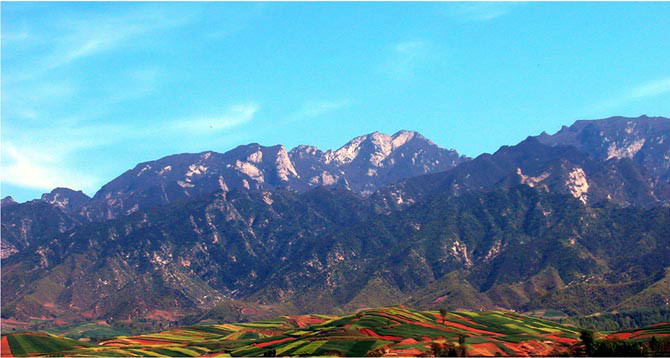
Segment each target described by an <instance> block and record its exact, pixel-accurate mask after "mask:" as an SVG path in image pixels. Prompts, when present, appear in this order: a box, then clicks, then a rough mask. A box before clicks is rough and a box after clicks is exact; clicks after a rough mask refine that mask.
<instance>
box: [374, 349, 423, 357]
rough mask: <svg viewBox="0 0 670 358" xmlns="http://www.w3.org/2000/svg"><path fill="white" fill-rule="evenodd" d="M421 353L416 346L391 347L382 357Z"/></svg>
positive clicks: (414, 355)
mask: <svg viewBox="0 0 670 358" xmlns="http://www.w3.org/2000/svg"><path fill="white" fill-rule="evenodd" d="M422 354H423V352H421V351H420V350H418V349H416V348H409V349H391V350H390V351H388V353H386V354H384V357H416V356H419V355H422Z"/></svg>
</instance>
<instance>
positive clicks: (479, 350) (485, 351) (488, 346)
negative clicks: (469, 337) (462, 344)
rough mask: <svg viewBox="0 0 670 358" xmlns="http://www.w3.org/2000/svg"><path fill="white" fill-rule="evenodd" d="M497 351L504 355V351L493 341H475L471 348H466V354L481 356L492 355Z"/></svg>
mask: <svg viewBox="0 0 670 358" xmlns="http://www.w3.org/2000/svg"><path fill="white" fill-rule="evenodd" d="M496 353H499V354H500V355H502V356H506V355H507V354H505V352H504V351H503V350H502V349H500V348H499V347H498V346H496V345H495V344H493V343H489V342H487V343H475V344H472V348H471V349H468V356H480V357H481V356H483V357H493V356H495V355H496Z"/></svg>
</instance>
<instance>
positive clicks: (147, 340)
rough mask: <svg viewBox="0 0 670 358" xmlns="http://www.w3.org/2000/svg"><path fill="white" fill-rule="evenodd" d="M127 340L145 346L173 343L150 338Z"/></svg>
mask: <svg viewBox="0 0 670 358" xmlns="http://www.w3.org/2000/svg"><path fill="white" fill-rule="evenodd" d="M128 340H129V341H131V342H133V343H137V344H142V345H147V346H154V345H161V344H169V343H173V342H170V341H165V340H160V339H152V338H131V339H128Z"/></svg>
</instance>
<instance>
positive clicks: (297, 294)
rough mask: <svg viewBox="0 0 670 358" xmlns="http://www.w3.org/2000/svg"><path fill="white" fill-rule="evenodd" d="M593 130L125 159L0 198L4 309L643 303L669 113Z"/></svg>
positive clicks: (380, 139) (653, 265) (663, 243)
mask: <svg viewBox="0 0 670 358" xmlns="http://www.w3.org/2000/svg"><path fill="white" fill-rule="evenodd" d="M602 121H603V123H601V122H600V121H596V122H588V123H586V124H583V123H582V122H578V123H579V125H577V123H576V124H575V125H573V127H575V130H572V129H563V130H561V131H560V132H559V133H557V134H556V135H554V136H548V135H541V136H540V137H529V138H528V139H526V140H524V141H522V142H521V143H519V144H517V145H514V146H503V147H501V148H500V149H499V150H498V151H496V152H495V153H494V154H483V155H481V156H479V157H477V158H476V159H474V160H467V158H464V157H461V156H459V155H458V154H457V153H456V152H455V151H450V150H446V149H442V148H439V147H437V146H436V145H434V144H433V143H432V142H430V141H429V140H427V139H425V138H424V137H422V136H421V135H420V134H418V133H415V132H408V131H401V132H398V133H396V134H394V135H392V136H388V135H384V134H381V133H372V134H369V135H366V136H361V137H357V138H355V139H353V140H352V141H350V142H349V143H347V144H346V145H345V146H343V147H342V148H340V149H338V150H334V151H333V150H329V151H326V152H323V151H321V150H319V149H318V148H316V147H312V146H298V147H296V148H293V149H292V150H290V151H287V150H286V149H285V148H284V147H282V146H279V145H277V146H272V147H264V146H260V145H258V144H249V145H244V146H239V147H237V148H235V149H233V150H231V151H229V152H226V153H215V152H204V153H198V154H178V155H173V156H169V157H165V158H162V159H159V160H156V161H151V162H146V163H141V164H138V165H137V166H136V167H135V168H134V169H132V170H129V171H127V172H126V173H124V174H123V175H121V176H119V177H118V178H116V179H114V180H113V181H111V182H110V183H108V184H107V185H105V186H104V187H103V188H102V189H101V190H100V191H99V192H98V193H97V194H96V195H95V197H94V198H93V199H90V200H89V199H88V198H87V197H86V196H85V195H83V194H82V193H81V192H74V191H71V190H69V189H61V188H59V189H56V190H54V191H53V192H51V193H49V194H45V195H44V196H43V197H42V199H41V200H33V201H30V202H27V203H21V204H17V203H15V202H14V201H13V200H11V198H5V199H3V201H2V252H1V255H2V258H3V270H2V286H3V290H2V302H3V315H5V314H10V313H11V314H13V315H15V316H16V317H19V318H22V319H23V318H25V319H28V318H29V317H39V316H41V315H45V316H51V317H59V316H61V315H64V314H70V313H72V314H82V315H84V314H85V315H86V317H87V318H91V317H96V318H105V317H115V318H123V319H127V318H136V317H146V316H147V315H149V314H150V313H151V312H152V310H156V309H167V310H173V311H174V312H176V313H197V312H199V310H201V309H203V308H206V307H211V306H213V305H216V304H218V303H220V302H222V301H226V300H230V299H243V300H249V301H255V302H261V303H270V302H286V303H290V304H292V305H295V306H296V307H298V308H300V309H302V310H304V311H312V312H314V311H326V310H330V309H338V308H343V307H344V308H345V309H347V310H351V309H356V308H359V307H362V306H365V305H368V304H374V302H371V301H369V299H370V297H371V295H370V294H369V293H370V292H375V293H376V295H375V299H379V300H381V301H375V302H385V304H386V303H388V304H391V303H400V302H410V303H412V304H417V305H425V306H426V307H429V306H430V307H436V306H435V305H440V306H441V305H449V304H455V305H461V306H456V307H454V308H459V307H460V308H462V307H468V308H473V309H477V308H481V307H491V308H493V307H505V308H514V309H525V308H528V307H532V305H533V304H536V305H540V304H543V305H545V306H546V302H549V303H550V304H551V302H558V300H554V299H553V297H554V296H552V295H554V294H562V292H568V293H567V294H568V295H573V296H574V297H575V300H583V299H584V298H583V296H584V295H582V294H581V293H582V291H579V289H581V288H583V289H585V290H587V289H588V288H589V287H590V286H588V285H590V284H592V283H591V282H589V281H588V280H591V279H594V280H599V281H598V282H602V283H604V284H607V285H609V284H619V283H621V282H631V284H632V285H636V286H635V289H631V290H629V291H626V293H625V295H624V296H625V297H624V296H621V297H619V296H617V297H615V298H613V299H612V300H611V301H612V302H613V303H612V304H611V305H610V304H609V303H608V305H609V306H607V307H605V306H602V307H600V306H597V305H601V304H602V302H600V303H599V302H595V301H594V302H592V303H593V304H594V305H593V306H592V307H596V306H597V307H599V309H601V310H604V309H608V310H609V309H616V308H618V307H619V306H617V305H620V304H623V303H624V301H623V300H624V299H631V300H633V301H631V302H636V301H635V300H638V299H639V300H642V301H644V300H645V298H644V297H646V296H644V295H643V296H644V297H643V296H640V297H637V298H636V296H634V295H636V294H637V293H638V292H640V293H642V292H644V290H646V288H649V287H655V286H653V285H658V282H667V280H666V281H662V280H661V279H662V278H663V272H664V270H666V269H668V268H669V267H670V261H668V260H670V243H669V242H668V240H667V239H666V238H667V237H669V235H670V232H669V231H668V230H670V225H668V221H669V220H670V219H669V218H670V211H668V207H667V204H668V203H669V202H670V196H668V194H669V193H670V191H667V190H666V191H664V188H666V186H664V185H665V184H664V183H667V179H664V178H667V176H668V171H667V168H668V163H669V162H670V155H668V154H667V144H668V139H667V137H668V136H669V135H670V133H668V121H669V120H668V119H662V118H661V119H649V118H646V117H642V118H638V119H620V118H614V119H606V120H602ZM629 122H631V123H632V124H631V123H629ZM638 122H639V123H638ZM622 123H623V124H622ZM640 123H642V124H640ZM645 123H646V124H645ZM649 123H652V124H649ZM645 126H647V127H648V128H647V127H645ZM573 127H570V128H573ZM594 128H595V129H598V128H601V129H598V130H597V131H595V132H594ZM644 128H647V129H644ZM659 128H660V129H659ZM601 132H602V133H601ZM610 132H611V133H614V134H607V133H610ZM561 133H562V134H561ZM559 134H560V135H559ZM663 168H665V169H663ZM664 180H665V182H664ZM371 192H374V193H373V194H372V195H367V194H369V193H371ZM599 204H603V205H599ZM620 206H627V207H626V208H621V207H620ZM621 218H626V219H625V220H622V219H621ZM669 272H670V271H669ZM587 278H588V279H587ZM659 280H661V281H659ZM526 283H528V284H526ZM626 284H628V283H626ZM652 284H653V285H652ZM607 287H609V286H607ZM607 287H605V288H603V289H604V290H607V289H608V288H607ZM664 287H665V286H664ZM563 289H565V290H566V291H562V290H563ZM570 290H576V291H570ZM557 292H558V293H557ZM570 292H572V293H570ZM617 292H619V291H617ZM617 292H613V293H616V294H620V293H617ZM659 292H663V293H662V294H661V296H660V297H662V298H664V299H665V298H667V297H668V296H667V292H668V290H659ZM377 293H378V295H377ZM626 295H627V296H626ZM645 295H646V294H645ZM663 295H665V296H663ZM573 296H568V297H573ZM537 297H539V299H538V298H537ZM654 297H656V296H654ZM543 300H544V301H543ZM533 302H535V303H533ZM560 302H565V301H560ZM621 307H623V306H621ZM571 309H574V307H573V308H571ZM7 312H9V313H7Z"/></svg>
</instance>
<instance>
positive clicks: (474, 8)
mask: <svg viewBox="0 0 670 358" xmlns="http://www.w3.org/2000/svg"><path fill="white" fill-rule="evenodd" d="M514 5H515V4H514V3H509V2H475V3H467V4H448V7H447V10H446V11H445V13H446V14H447V15H449V16H451V17H453V18H456V19H458V20H461V21H475V22H485V21H491V20H493V19H497V18H499V17H502V16H504V15H507V14H508V13H510V11H511V9H512V7H513V6H514Z"/></svg>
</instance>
